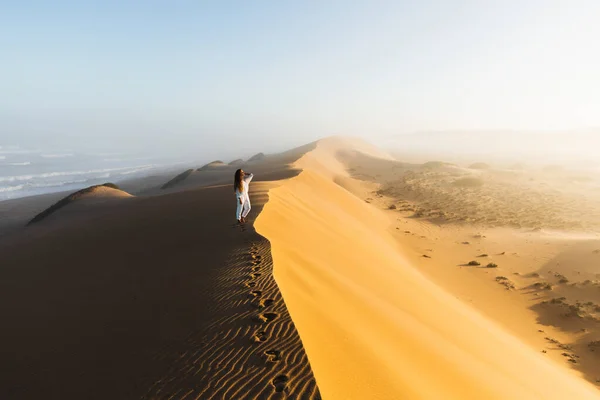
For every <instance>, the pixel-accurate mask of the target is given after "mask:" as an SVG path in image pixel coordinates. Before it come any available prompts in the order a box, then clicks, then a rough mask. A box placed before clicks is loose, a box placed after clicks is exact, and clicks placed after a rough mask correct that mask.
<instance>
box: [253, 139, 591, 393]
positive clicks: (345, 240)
mask: <svg viewBox="0 0 600 400" xmlns="http://www.w3.org/2000/svg"><path fill="white" fill-rule="evenodd" d="M354 146H355V145H354ZM337 147H338V144H337V143H336V142H328V141H324V142H320V143H319V144H318V146H317V149H316V150H315V151H313V152H309V153H308V154H307V155H306V156H304V157H303V158H301V159H300V160H299V161H298V162H297V163H296V166H297V167H299V168H302V169H303V172H302V173H301V174H300V175H299V176H297V177H295V178H292V179H291V180H289V181H286V182H285V183H284V184H283V185H281V186H280V187H278V188H275V189H273V190H271V191H270V192H269V198H270V200H269V202H268V204H267V205H266V206H265V209H264V211H263V213H261V215H260V216H259V217H258V220H257V222H256V227H257V229H258V231H259V233H261V234H262V235H264V236H265V237H267V238H268V239H269V240H270V241H271V243H272V246H273V250H272V251H273V257H274V261H275V271H274V272H275V278H276V280H277V283H278V284H279V286H280V288H281V290H282V293H283V296H284V299H285V301H286V304H288V308H289V310H290V313H291V315H292V318H293V320H294V322H295V324H296V326H297V327H298V330H299V332H300V336H301V338H302V341H303V343H304V345H305V348H306V351H307V354H308V356H309V359H310V361H311V365H312V367H313V370H314V372H315V376H316V378H317V382H318V384H319V388H320V390H321V393H322V395H323V397H324V398H326V399H367V398H368V399H397V398H411V399H418V398H422V399H481V398H486V399H514V398H519V399H534V398H539V399H542V398H543V399H567V398H578V399H584V398H585V399H587V398H590V399H591V398H598V397H599V396H598V392H597V390H596V389H595V388H593V387H592V386H591V385H589V384H587V383H586V382H585V381H583V380H581V379H580V378H578V377H576V376H574V375H572V374H571V373H570V372H569V371H568V370H567V369H566V368H564V367H561V366H559V365H557V364H555V363H554V362H552V361H549V360H547V359H545V358H544V357H543V355H542V354H540V353H539V352H536V351H535V350H533V349H532V348H531V347H528V346H527V345H525V344H523V343H522V342H521V341H520V340H519V339H518V338H516V337H515V336H513V335H511V334H509V333H508V332H507V331H506V330H504V329H503V328H502V327H500V326H499V325H497V324H496V323H494V322H492V321H491V320H489V319H488V318H486V317H484V316H482V315H481V314H480V313H478V312H477V311H475V310H474V309H473V308H472V307H470V306H468V305H466V304H464V303H463V302H461V301H459V300H457V299H456V298H454V297H453V296H451V295H449V294H448V293H447V292H446V291H444V290H442V289H441V288H440V287H438V286H437V285H435V284H433V283H432V282H431V281H429V280H428V279H426V278H425V277H424V276H423V275H421V273H419V272H418V271H417V270H416V268H414V267H413V265H411V262H409V261H408V260H407V258H406V257H404V256H403V255H402V254H401V253H400V252H399V251H398V247H397V245H396V242H395V240H394V239H393V238H392V236H391V235H389V234H388V233H387V227H388V224H389V220H388V219H387V216H385V215H383V213H382V212H381V211H379V210H377V209H375V208H374V207H371V206H369V205H368V204H366V203H365V202H364V200H363V199H360V198H358V197H356V196H353V195H352V194H351V193H349V192H348V191H347V190H345V189H344V188H342V187H340V186H339V185H337V184H335V183H334V179H333V178H334V177H335V176H336V175H338V174H342V175H343V174H345V171H344V168H343V167H344V166H343V165H342V164H341V162H340V161H339V160H338V158H337V157H336V155H337V154H338V153H339V151H338V149H337ZM332 150H333V151H332ZM357 360H360V361H358V362H357Z"/></svg>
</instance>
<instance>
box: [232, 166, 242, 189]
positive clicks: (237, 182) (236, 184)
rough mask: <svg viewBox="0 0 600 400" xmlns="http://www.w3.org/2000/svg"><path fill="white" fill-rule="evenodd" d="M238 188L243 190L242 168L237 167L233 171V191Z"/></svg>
mask: <svg viewBox="0 0 600 400" xmlns="http://www.w3.org/2000/svg"><path fill="white" fill-rule="evenodd" d="M236 190H239V191H240V192H242V191H243V190H244V186H243V185H242V170H241V169H238V170H237V171H235V177H234V178H233V191H234V192H235V191H236Z"/></svg>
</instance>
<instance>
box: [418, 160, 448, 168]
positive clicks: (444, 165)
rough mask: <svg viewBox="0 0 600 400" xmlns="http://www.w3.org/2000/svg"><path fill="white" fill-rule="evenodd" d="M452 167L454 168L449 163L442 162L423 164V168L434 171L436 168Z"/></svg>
mask: <svg viewBox="0 0 600 400" xmlns="http://www.w3.org/2000/svg"><path fill="white" fill-rule="evenodd" d="M452 166H454V164H450V163H447V162H443V161H427V162H426V163H425V164H423V168H427V169H436V168H443V167H452Z"/></svg>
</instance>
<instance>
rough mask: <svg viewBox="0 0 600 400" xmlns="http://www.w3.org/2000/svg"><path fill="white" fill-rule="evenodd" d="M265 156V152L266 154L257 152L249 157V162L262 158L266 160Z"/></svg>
mask: <svg viewBox="0 0 600 400" xmlns="http://www.w3.org/2000/svg"><path fill="white" fill-rule="evenodd" d="M265 157H266V156H265V154H264V153H258V154H255V155H253V156H252V157H250V158H249V159H248V162H257V161H262V160H264V159H265Z"/></svg>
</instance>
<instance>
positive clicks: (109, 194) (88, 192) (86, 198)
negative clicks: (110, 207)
mask: <svg viewBox="0 0 600 400" xmlns="http://www.w3.org/2000/svg"><path fill="white" fill-rule="evenodd" d="M127 197H132V196H131V195H130V194H129V193H127V192H124V191H122V190H121V189H119V187H118V186H116V185H114V184H112V183H105V184H103V185H95V186H90V187H88V188H85V189H81V190H79V191H77V192H75V193H72V194H70V195H68V196H67V197H65V198H63V199H61V200H60V201H58V202H57V203H55V204H53V205H52V206H50V207H48V208H47V209H45V210H44V211H42V212H41V213H39V214H37V215H36V216H35V217H33V219H32V220H31V221H29V223H28V225H31V224H35V223H37V222H40V221H42V220H43V219H45V218H48V217H49V216H50V215H51V214H54V213H56V212H57V211H59V210H62V209H64V208H65V207H67V206H73V204H74V203H77V204H81V203H82V202H86V203H87V204H90V203H98V202H102V201H106V200H107V199H119V198H127Z"/></svg>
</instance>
